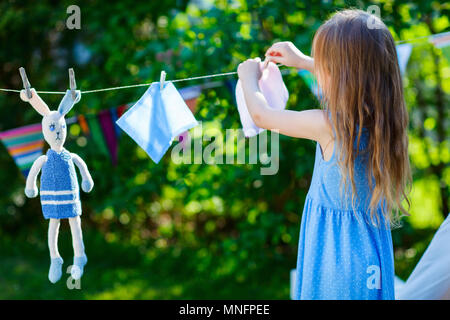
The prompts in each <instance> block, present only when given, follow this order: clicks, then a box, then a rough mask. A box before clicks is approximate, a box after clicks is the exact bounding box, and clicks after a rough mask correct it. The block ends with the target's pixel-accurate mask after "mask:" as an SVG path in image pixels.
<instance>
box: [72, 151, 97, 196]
mask: <svg viewBox="0 0 450 320" xmlns="http://www.w3.org/2000/svg"><path fill="white" fill-rule="evenodd" d="M70 155H71V157H72V161H73V163H74V164H75V165H76V166H77V167H78V169H79V170H80V173H81V179H82V180H81V189H83V191H84V192H91V190H92V188H93V187H94V181H93V180H92V177H91V174H90V173H89V170H88V167H87V165H86V163H85V162H84V161H83V159H81V158H80V156H79V155H77V154H76V153H71V154H70Z"/></svg>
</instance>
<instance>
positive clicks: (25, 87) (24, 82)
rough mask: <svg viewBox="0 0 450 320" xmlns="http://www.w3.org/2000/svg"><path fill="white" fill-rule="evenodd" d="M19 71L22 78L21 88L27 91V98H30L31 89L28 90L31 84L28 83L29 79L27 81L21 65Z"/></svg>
mask: <svg viewBox="0 0 450 320" xmlns="http://www.w3.org/2000/svg"><path fill="white" fill-rule="evenodd" d="M19 72H20V77H21V78H22V82H23V88H24V89H25V90H26V92H27V97H28V99H31V98H32V97H33V94H32V93H31V90H30V89H31V84H30V81H28V78H27V73H26V72H25V69H24V68H23V67H20V68H19Z"/></svg>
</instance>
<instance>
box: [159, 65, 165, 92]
mask: <svg viewBox="0 0 450 320" xmlns="http://www.w3.org/2000/svg"><path fill="white" fill-rule="evenodd" d="M164 81H166V72H165V71H164V70H163V71H161V78H160V79H159V83H160V85H161V91H162V90H163V88H164Z"/></svg>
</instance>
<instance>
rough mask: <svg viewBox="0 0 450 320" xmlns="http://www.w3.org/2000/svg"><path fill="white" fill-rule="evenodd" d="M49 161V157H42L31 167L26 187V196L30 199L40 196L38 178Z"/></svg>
mask: <svg viewBox="0 0 450 320" xmlns="http://www.w3.org/2000/svg"><path fill="white" fill-rule="evenodd" d="M46 161H47V156H40V157H39V158H37V159H36V160H35V161H34V163H33V165H32V166H31V169H30V172H29V173H28V177H27V182H26V185H25V195H26V196H27V197H28V198H34V197H36V196H37V195H38V189H37V186H36V178H37V176H38V174H39V171H41V168H42V166H43V165H44V163H45V162H46Z"/></svg>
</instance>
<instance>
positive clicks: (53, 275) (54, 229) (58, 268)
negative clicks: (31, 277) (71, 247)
mask: <svg viewBox="0 0 450 320" xmlns="http://www.w3.org/2000/svg"><path fill="white" fill-rule="evenodd" d="M59 224H60V223H59V219H50V222H49V224H48V248H49V250H50V258H51V260H50V270H49V271H48V279H49V280H50V282H51V283H55V282H57V281H58V280H59V279H60V278H61V275H62V264H63V259H62V258H61V256H60V255H59V251H58V233H59Z"/></svg>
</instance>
